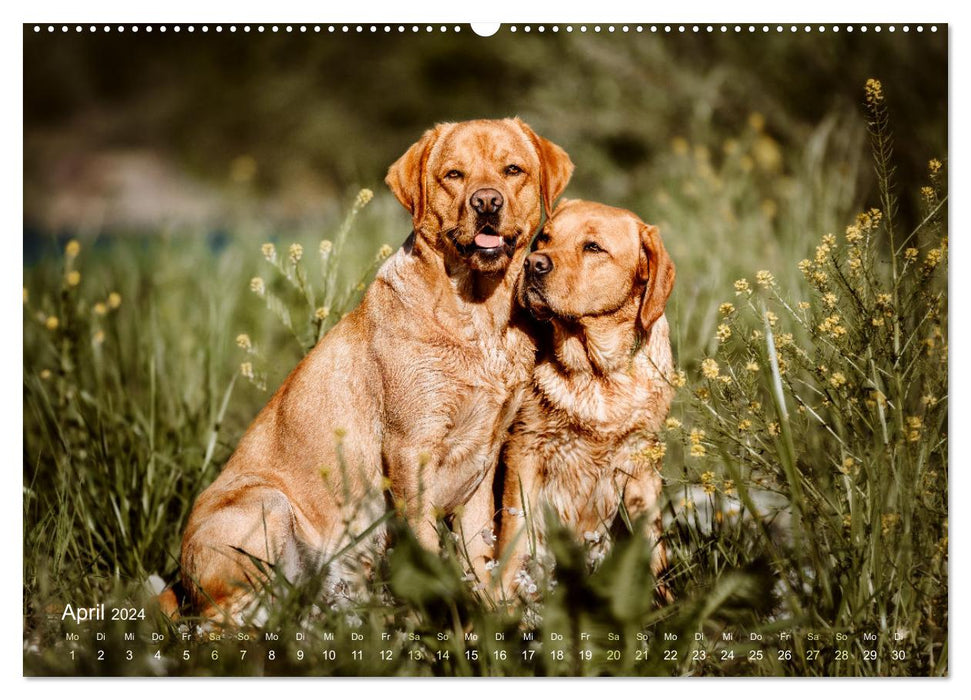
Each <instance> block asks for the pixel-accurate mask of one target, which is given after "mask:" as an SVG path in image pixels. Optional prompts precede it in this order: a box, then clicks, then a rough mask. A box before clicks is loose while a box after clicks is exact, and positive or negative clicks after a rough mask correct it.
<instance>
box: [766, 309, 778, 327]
mask: <svg viewBox="0 0 971 700" xmlns="http://www.w3.org/2000/svg"><path fill="white" fill-rule="evenodd" d="M765 320H766V321H768V322H769V325H770V326H773V327H774V326H775V324H776V321H778V320H779V317H778V316H776V315H775V314H774V313H772V312H771V311H766V312H765Z"/></svg>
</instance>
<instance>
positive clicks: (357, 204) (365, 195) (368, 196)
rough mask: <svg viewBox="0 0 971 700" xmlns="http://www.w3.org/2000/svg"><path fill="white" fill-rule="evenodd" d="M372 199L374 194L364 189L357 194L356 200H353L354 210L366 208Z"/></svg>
mask: <svg viewBox="0 0 971 700" xmlns="http://www.w3.org/2000/svg"><path fill="white" fill-rule="evenodd" d="M372 199H374V192H372V191H371V190H369V189H367V188H366V187H365V188H364V189H362V190H361V191H360V192H358V193H357V198H356V199H355V200H354V208H355V209H360V208H362V207H364V206H366V205H367V203H368V202H370V201H371V200H372Z"/></svg>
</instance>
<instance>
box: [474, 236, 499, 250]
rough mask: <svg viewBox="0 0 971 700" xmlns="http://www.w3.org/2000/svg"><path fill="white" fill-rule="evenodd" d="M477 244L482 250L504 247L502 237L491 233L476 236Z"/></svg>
mask: <svg viewBox="0 0 971 700" xmlns="http://www.w3.org/2000/svg"><path fill="white" fill-rule="evenodd" d="M475 244H476V245H477V246H479V247H480V248H498V247H499V246H500V245H502V237H501V236H497V235H495V234H489V233H477V234H475Z"/></svg>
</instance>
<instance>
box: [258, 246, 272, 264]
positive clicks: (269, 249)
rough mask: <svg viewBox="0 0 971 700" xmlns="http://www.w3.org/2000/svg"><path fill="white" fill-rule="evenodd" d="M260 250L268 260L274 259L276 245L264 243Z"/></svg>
mask: <svg viewBox="0 0 971 700" xmlns="http://www.w3.org/2000/svg"><path fill="white" fill-rule="evenodd" d="M260 250H261V251H262V252H263V257H264V258H266V259H267V260H269V261H270V262H274V261H276V246H275V245H273V244H272V243H264V244H263V246H262V247H261V248H260Z"/></svg>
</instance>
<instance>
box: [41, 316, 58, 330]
mask: <svg viewBox="0 0 971 700" xmlns="http://www.w3.org/2000/svg"><path fill="white" fill-rule="evenodd" d="M60 325H61V322H60V321H58V320H57V316H48V317H47V320H46V321H44V326H45V327H46V328H47V330H49V331H56V330H57V327H58V326H60Z"/></svg>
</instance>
